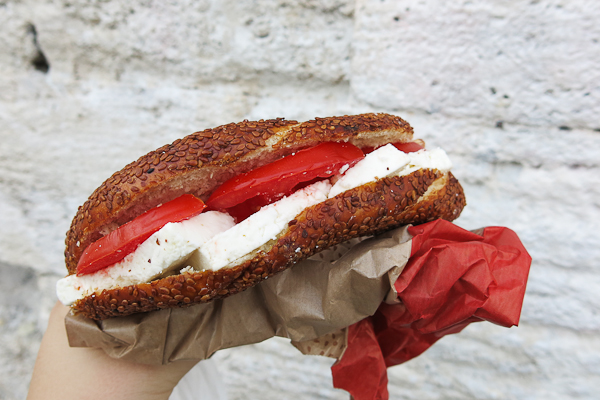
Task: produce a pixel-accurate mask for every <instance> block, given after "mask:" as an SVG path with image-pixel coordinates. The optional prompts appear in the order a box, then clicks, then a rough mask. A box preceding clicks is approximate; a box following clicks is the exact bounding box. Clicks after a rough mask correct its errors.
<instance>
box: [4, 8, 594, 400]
mask: <svg viewBox="0 0 600 400" xmlns="http://www.w3.org/2000/svg"><path fill="white" fill-rule="evenodd" d="M599 20H600V3H598V2H597V1H593V0H571V1H568V2H567V1H531V0H527V1H525V0H522V1H521V0H516V1H497V2H489V1H484V0H476V1H458V2H445V1H440V0H438V1H435V0H424V1H418V0H407V1H402V2H396V1H391V0H356V1H351V0H346V1H343V0H302V1H286V0H259V1H233V0H226V1H217V0H212V1H211V0H202V1H192V0H188V1H170V2H164V1H158V0H156V1H152V0H148V1H141V2H126V1H115V0H112V1H111V0H105V1H84V0H71V1H66V0H65V1H58V0H57V1H33V0H31V1H27V0H24V1H6V0H0V227H1V228H0V270H1V272H2V274H3V277H4V279H3V280H2V281H0V296H1V298H0V300H1V301H0V336H1V340H0V342H1V343H2V345H1V346H0V398H2V399H7V400H8V399H18V398H24V397H25V393H26V391H27V385H28V381H29V378H30V372H31V368H32V365H33V362H34V359H35V354H36V351H37V347H38V345H39V340H40V338H41V335H42V332H43V330H44V327H45V322H46V315H47V313H48V311H49V308H50V307H51V305H52V304H53V302H54V301H55V297H54V293H53V285H54V282H55V280H56V279H57V278H59V277H61V276H62V275H63V274H64V266H63V261H62V251H63V238H64V232H66V230H67V228H68V226H69V223H70V218H71V217H72V215H73V214H74V213H75V210H76V208H77V206H78V205H80V204H81V203H83V201H84V200H85V198H86V197H87V196H88V195H89V193H91V191H92V190H93V189H94V188H95V187H96V186H98V185H99V184H100V183H101V182H102V181H103V180H104V179H105V178H106V177H108V176H109V175H110V174H111V173H112V172H113V171H114V170H116V169H119V168H121V167H122V166H124V165H125V164H126V163H128V162H129V161H131V160H132V159H135V158H137V157H138V156H140V155H142V154H144V153H145V152H147V151H149V150H151V149H154V148H157V147H159V146H160V145H162V144H165V143H167V142H170V141H172V140H174V139H175V138H177V137H180V136H182V135H185V134H187V133H191V132H193V131H196V130H200V129H203V128H207V127H213V126H216V125H219V124H222V123H227V122H231V121H238V120H242V119H244V118H249V119H252V118H271V117H277V116H285V117H288V118H296V119H308V118H312V117H314V116H327V115H335V114H347V113H359V112H365V111H385V112H392V113H397V114H399V115H401V116H403V117H404V118H405V119H407V120H408V121H409V122H411V124H412V125H413V126H414V127H415V132H416V134H417V136H419V137H422V138H424V139H425V140H426V141H427V142H428V143H430V144H434V145H439V146H442V147H444V148H445V149H446V150H447V151H448V152H449V154H450V156H451V158H452V159H453V161H454V164H455V175H456V176H457V177H458V178H459V179H460V180H461V182H462V183H463V186H464V187H465V191H466V193H467V198H468V203H469V205H468V206H467V208H466V210H465V212H464V213H463V216H462V217H461V218H460V219H459V220H458V221H457V223H458V224H459V225H461V226H463V227H466V228H468V229H475V228H478V227H480V226H485V225H504V226H508V227H511V228H512V229H514V230H516V231H517V232H518V233H519V235H520V236H521V238H522V240H523V241H524V243H525V244H526V246H527V247H528V249H529V250H530V253H531V255H532V256H533V259H534V263H533V267H532V270H531V275H530V282H529V287H528V291H527V295H526V298H525V304H524V308H523V316H522V320H521V326H520V327H519V328H513V329H510V330H507V329H504V328H500V327H496V326H493V325H489V324H476V325H474V326H471V327H469V328H467V329H466V330H465V331H464V332H463V333H461V334H460V335H455V336H453V337H448V338H445V339H444V340H442V341H440V342H439V343H438V344H436V345H435V346H434V347H433V348H432V349H431V350H429V351H428V352H427V353H425V354H424V355H422V356H421V357H419V358H417V359H416V360H413V361H411V362H409V363H407V364H405V365H401V366H397V367H394V368H392V369H391V370H390V392H391V398H398V399H400V398H405V399H413V398H422V399H450V398H456V399H465V398H485V399H491V398H498V399H552V398H556V399H563V398H581V399H593V398H597V396H598V393H600V384H599V383H598V382H600V339H599V338H600V295H599V293H600V274H599V272H600V235H599V234H598V232H597V228H596V225H597V223H598V222H600V178H599V176H600V165H599V161H598V160H599V159H600V122H599V121H600V120H599V119H598V114H599V113H600V68H598V65H599V64H600V25H599V24H598V21H599ZM25 293H27V294H28V295H25ZM29 294H31V296H29ZM214 360H215V363H216V364H217V368H218V369H219V371H220V372H221V373H222V375H223V380H224V381H225V384H226V385H227V388H228V392H229V398H230V399H246V398H261V399H276V398H277V399H279V398H282V397H283V398H288V399H300V398H322V399H329V398H336V399H337V398H339V399H345V398H347V395H346V394H345V393H344V392H341V391H337V390H334V389H331V378H330V372H329V366H330V364H331V362H330V361H329V360H327V359H322V358H315V357H304V356H301V355H300V354H299V353H298V352H297V351H296V350H295V349H293V348H292V347H291V346H290V345H289V344H288V343H286V341H284V340H272V341H267V342H265V343H262V344H260V345H256V346H248V347H244V348H238V349H232V350H227V351H223V352H221V353H218V354H217V355H216V356H215V357H214ZM307 390H308V392H307ZM303 393H308V394H303Z"/></svg>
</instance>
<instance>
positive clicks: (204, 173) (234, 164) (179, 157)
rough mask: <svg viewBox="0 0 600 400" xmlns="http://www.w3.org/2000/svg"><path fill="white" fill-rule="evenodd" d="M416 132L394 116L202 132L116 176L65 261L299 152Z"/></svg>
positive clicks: (85, 210)
mask: <svg viewBox="0 0 600 400" xmlns="http://www.w3.org/2000/svg"><path fill="white" fill-rule="evenodd" d="M412 133H413V131H412V128H411V127H410V125H409V124H408V123H407V122H406V121H404V120H402V119H401V118H400V117H396V116H393V115H388V114H363V115H353V116H343V117H333V118H317V119H315V120H312V121H307V122H304V123H301V124H300V123H298V122H296V121H286V120H284V119H282V118H279V119H274V120H266V121H262V120H261V121H257V122H251V121H244V122H240V123H237V124H228V125H223V126H219V127H217V128H214V129H207V130H205V131H202V132H196V133H194V134H191V135H189V136H186V137H185V138H183V139H178V140H176V141H175V142H173V143H172V144H170V145H165V146H163V147H161V148H159V149H157V150H155V151H153V152H150V153H148V154H146V155H145V156H143V157H141V158H139V159H138V160H137V161H135V162H133V163H131V164H129V165H127V166H126V167H125V168H123V169H122V170H121V171H118V172H115V173H114V174H113V175H112V176H111V177H110V178H109V179H107V180H106V181H105V182H104V183H103V184H102V185H101V186H100V187H99V188H98V189H96V190H95V191H94V193H92V195H91V196H90V198H89V199H88V200H87V201H86V202H85V203H84V204H83V206H81V207H80V208H79V210H78V211H77V214H76V215H75V218H74V219H73V222H72V223H71V228H70V229H69V231H68V232H67V238H66V241H65V243H66V249H65V262H66V266H67V269H68V270H69V274H73V273H75V269H76V267H77V261H78V260H79V257H80V256H81V254H82V253H83V250H84V249H85V248H86V247H87V246H88V245H89V244H91V243H92V242H94V241H96V240H98V239H99V238H100V237H102V236H104V235H106V234H108V233H109V232H111V231H113V230H114V229H116V228H117V227H119V226H120V225H123V224H124V223H126V222H128V221H130V220H131V219H133V218H134V217H136V216H137V215H140V214H142V213H143V212H145V211H147V210H149V209H150V208H152V207H154V206H156V205H158V204H160V203H164V202H166V201H169V200H172V199H174V198H176V197H178V196H180V195H182V194H184V193H192V194H195V195H196V196H198V197H200V198H201V199H202V200H206V199H207V198H208V195H209V194H210V193H211V192H212V191H213V190H214V189H215V188H216V187H217V186H219V185H220V184H221V183H223V182H224V181H226V180H227V179H229V178H231V177H233V176H234V175H237V174H240V173H242V172H246V171H248V170H250V169H252V168H254V167H256V166H257V165H258V164H266V163H268V162H271V161H274V160H276V159H278V158H281V157H283V156H286V155H289V154H291V153H293V152H294V151H297V150H298V149H301V148H305V147H310V146H313V145H315V144H316V143H319V142H323V141H349V142H350V143H353V144H355V145H357V146H358V147H364V146H367V145H368V146H374V145H379V144H383V143H387V142H389V141H390V140H391V139H393V140H395V141H410V139H411V138H412Z"/></svg>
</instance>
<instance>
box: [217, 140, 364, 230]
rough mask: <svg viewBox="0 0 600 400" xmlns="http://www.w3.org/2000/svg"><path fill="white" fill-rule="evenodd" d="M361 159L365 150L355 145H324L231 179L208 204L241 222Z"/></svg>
mask: <svg viewBox="0 0 600 400" xmlns="http://www.w3.org/2000/svg"><path fill="white" fill-rule="evenodd" d="M362 158H364V154H363V152H362V150H360V149H359V148H358V147H356V146H354V145H352V144H349V143H336V142H326V143H321V144H319V145H317V146H315V147H311V148H309V149H304V150H300V151H298V152H296V153H295V154H292V155H290V156H287V157H284V158H282V159H280V160H277V161H274V162H272V163H270V164H267V165H265V166H262V167H259V168H256V169H254V170H252V171H249V172H247V173H245V174H242V175H239V176H236V177H234V178H231V179H230V180H228V181H227V182H225V183H224V184H223V185H221V186H220V187H219V188H217V190H215V192H213V194H212V195H211V196H210V198H209V199H208V200H207V201H206V204H207V205H208V206H209V207H210V208H211V209H214V210H227V211H228V212H230V214H232V215H233V216H234V217H236V218H237V219H238V220H241V219H244V218H246V217H248V216H249V215H250V214H252V213H253V212H255V211H257V210H258V209H259V208H260V207H262V206H264V205H266V204H269V203H272V202H274V201H277V200H279V199H281V198H282V197H284V196H286V195H289V194H290V193H292V192H293V191H294V190H296V189H297V188H298V187H299V186H301V185H302V183H304V182H310V181H313V180H315V179H316V178H328V177H330V176H332V175H335V174H337V173H339V170H340V168H342V167H343V166H344V165H348V166H350V167H351V166H353V165H354V164H356V163H357V162H358V161H360V160H361V159H362ZM236 206H238V207H237V208H234V207H236Z"/></svg>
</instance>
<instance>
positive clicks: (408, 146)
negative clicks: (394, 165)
mask: <svg viewBox="0 0 600 400" xmlns="http://www.w3.org/2000/svg"><path fill="white" fill-rule="evenodd" d="M392 145H393V146H394V147H396V148H397V149H398V150H400V151H402V152H404V153H414V152H416V151H419V150H423V149H424V147H423V146H421V145H420V144H419V143H417V142H408V143H399V142H398V143H392ZM380 147H381V146H380ZM377 148H379V147H363V148H362V149H361V150H362V151H363V152H364V153H365V154H369V153H370V152H372V151H373V150H375V149H377Z"/></svg>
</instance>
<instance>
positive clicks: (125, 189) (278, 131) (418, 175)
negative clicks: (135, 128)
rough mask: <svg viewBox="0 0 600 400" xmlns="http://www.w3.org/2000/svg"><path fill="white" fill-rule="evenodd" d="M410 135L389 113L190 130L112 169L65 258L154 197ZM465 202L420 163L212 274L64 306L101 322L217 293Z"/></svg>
mask: <svg viewBox="0 0 600 400" xmlns="http://www.w3.org/2000/svg"><path fill="white" fill-rule="evenodd" d="M411 140H412V128H411V127H410V126H409V125H408V123H406V122H405V121H403V120H402V119H400V118H399V117H395V116H392V115H388V114H364V115H356V116H344V117H334V118H326V119H315V120H313V121H308V122H304V123H297V122H296V121H286V120H283V119H276V120H268V121H258V122H248V121H244V122H241V123H239V124H229V125H224V126H221V127H218V128H215V129H210V130H205V131H202V132H197V133H194V134H192V135H190V136H187V137H185V138H183V139H181V140H177V141H176V142H174V143H173V144H171V145H168V146H163V147H161V148H160V149H158V150H156V151H154V152H151V153H149V154H147V155H145V156H143V157H141V158H140V159H139V160H137V161H136V162H134V163H132V164H129V165H128V166H126V167H125V168H124V169H123V170H121V171H119V172H117V173H115V174H114V175H113V176H112V177H111V178H109V179H108V180H107V181H106V182H104V184H103V185H102V186H101V187H100V188H98V189H97V190H96V191H95V192H94V193H93V194H92V195H91V196H90V198H89V199H88V201H87V202H86V203H85V204H84V205H83V206H82V207H80V209H79V211H78V213H77V215H76V217H75V219H74V220H73V223H72V225H71V229H70V230H69V232H68V233H67V240H66V245H67V248H66V251H65V256H66V263H67V268H68V270H69V273H70V274H73V273H75V269H76V265H77V260H78V259H79V257H80V255H81V253H82V251H83V249H85V247H86V246H87V245H89V244H90V243H92V242H93V241H94V240H97V239H98V238H99V237H101V236H103V235H105V234H107V233H108V232H110V231H111V230H114V229H116V228H117V227H118V226H120V225H122V224H123V223H125V222H127V221H128V220H130V219H132V218H133V217H135V216H137V215H138V214H141V213H142V212H144V211H146V210H148V209H149V208H151V207H154V206H156V205H157V204H160V203H163V202H165V201H168V200H171V199H173V198H175V197H178V196H180V195H181V194H184V193H192V194H195V195H197V196H198V197H200V198H202V199H206V198H208V196H209V195H210V194H211V193H212V191H214V190H215V189H216V188H217V187H218V186H219V185H220V184H221V183H223V182H224V181H226V180H227V179H229V178H231V177H233V176H235V175H236V174H239V173H242V172H246V171H248V170H251V169H252V168H255V167H257V166H259V165H263V164H266V163H268V162H271V161H274V160H276V159H279V158H281V157H283V156H286V155H289V154H291V153H292V152H294V151H297V150H299V149H302V148H306V147H310V146H314V145H315V144H317V143H320V142H323V141H348V142H350V143H353V144H355V145H356V146H358V147H376V146H378V145H382V144H385V143H389V142H408V141H411ZM465 204H466V202H465V197H464V193H463V190H462V187H461V186H460V184H459V183H458V181H457V180H456V178H454V176H453V175H452V174H451V173H450V172H440V171H438V170H435V169H421V170H417V171H414V172H413V173H411V174H409V175H405V176H397V177H387V178H383V179H379V180H377V181H374V182H370V183H367V184H364V185H362V186H358V187H356V188H354V189H351V190H348V191H346V192H343V193H340V194H339V195H337V196H335V197H333V198H331V199H329V200H326V201H324V202H322V203H319V204H316V205H314V206H312V207H309V208H307V209H305V210H304V211H302V212H301V213H300V214H299V215H297V216H296V217H295V219H293V220H292V221H290V222H289V224H288V226H287V228H286V229H284V230H283V231H282V232H280V233H279V235H277V237H276V238H274V239H273V240H271V241H269V242H268V243H266V244H264V245H263V246H261V247H260V248H259V249H257V250H255V251H253V252H252V253H250V254H248V255H247V256H245V257H243V259H240V260H236V261H235V262H234V263H233V264H232V265H228V266H227V267H225V268H222V269H219V270H217V271H211V270H206V271H190V272H183V273H180V274H178V275H172V276H167V277H164V278H162V279H157V280H155V281H152V282H149V283H140V284H137V285H131V286H127V287H122V288H119V289H111V290H103V291H102V292H101V293H95V294H93V295H90V296H87V297H85V298H83V299H81V300H79V301H77V302H76V303H75V304H73V306H72V309H73V310H74V311H75V312H76V313H79V314H82V315H84V316H86V317H89V318H93V319H97V320H101V319H106V318H111V317H115V316H125V315H130V314H133V313H138V312H147V311H153V310H157V309H162V308H171V307H186V306H189V305H193V304H198V303H204V302H207V301H211V300H214V299H217V298H222V297H226V296H229V295H232V294H235V293H238V292H241V291H243V290H245V289H246V288H248V287H251V286H254V285H256V284H257V283H258V282H260V281H262V280H264V279H266V278H268V277H269V276H272V275H274V274H276V273H277V272H280V271H282V270H284V269H286V268H288V267H290V266H292V265H294V264H296V263H297V262H300V261H302V260H304V259H306V258H308V257H310V256H311V255H313V254H315V253H318V252H319V251H321V250H323V249H326V248H328V247H330V246H333V245H336V244H339V243H342V242H344V241H347V240H349V239H352V238H356V237H360V236H370V235H375V234H378V233H381V232H384V231H387V230H390V229H393V228H396V227H398V226H402V225H406V224H418V223H424V222H427V221H431V220H433V219H437V218H443V219H447V220H450V221H451V220H454V219H456V218H457V217H458V216H459V215H460V213H461V211H462V209H463V208H464V206H465ZM298 249H300V251H298Z"/></svg>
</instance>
